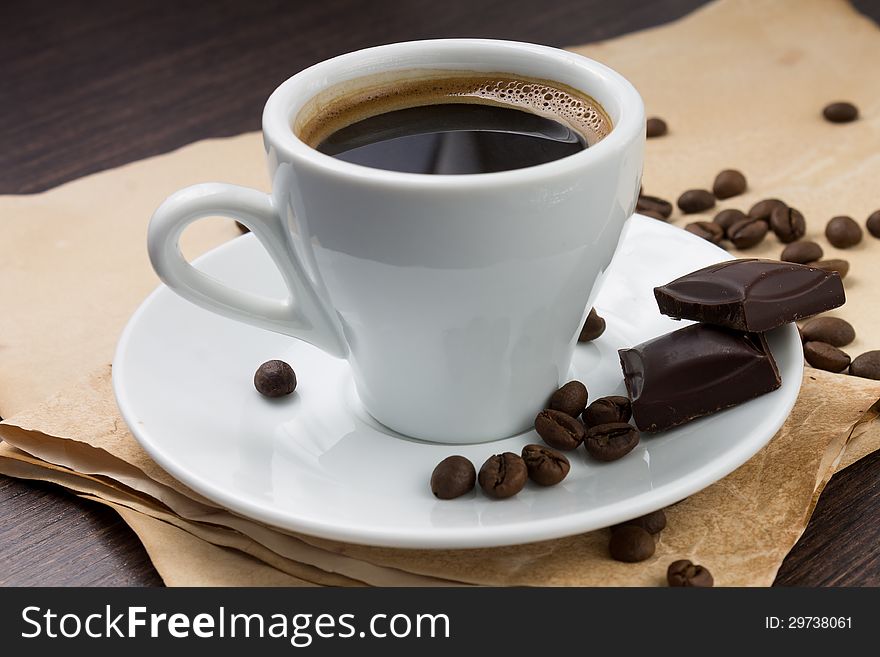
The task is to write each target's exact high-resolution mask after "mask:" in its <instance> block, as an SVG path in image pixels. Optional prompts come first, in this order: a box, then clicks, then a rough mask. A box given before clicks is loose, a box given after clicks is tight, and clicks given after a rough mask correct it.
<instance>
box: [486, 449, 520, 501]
mask: <svg viewBox="0 0 880 657" xmlns="http://www.w3.org/2000/svg"><path fill="white" fill-rule="evenodd" d="M528 477H529V472H528V469H527V468H526V462H525V461H523V460H522V457H520V455H519V454H514V453H513V452H504V454H495V455H493V456H490V457H489V458H488V459H486V462H485V463H483V467H481V468H480V476H479V482H480V488H482V489H483V491H484V492H485V493H486V495H488V496H489V497H494V498H495V499H497V500H502V499H504V498H505V497H512V496H514V495H516V494H517V493H518V492H520V491H521V490H522V489H523V486H525V485H526V480H527V479H528Z"/></svg>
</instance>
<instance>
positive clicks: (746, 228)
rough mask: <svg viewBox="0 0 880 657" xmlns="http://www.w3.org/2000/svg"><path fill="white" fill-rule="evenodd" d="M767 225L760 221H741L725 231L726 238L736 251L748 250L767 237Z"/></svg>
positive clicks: (751, 219)
mask: <svg viewBox="0 0 880 657" xmlns="http://www.w3.org/2000/svg"><path fill="white" fill-rule="evenodd" d="M767 230H768V228H767V224H766V222H764V221H761V220H760V219H754V218H750V219H743V220H742V221H737V222H736V223H735V224H733V226H731V227H730V230H728V231H727V238H728V239H729V240H730V241H731V242H733V245H734V246H735V247H736V248H738V249H750V248H752V247H753V246H756V245H757V244H760V243H761V240H763V239H764V236H765V235H767Z"/></svg>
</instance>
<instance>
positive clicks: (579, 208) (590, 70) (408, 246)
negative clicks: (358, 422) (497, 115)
mask: <svg viewBox="0 0 880 657" xmlns="http://www.w3.org/2000/svg"><path fill="white" fill-rule="evenodd" d="M432 71H435V72H437V71H474V72H501V73H508V74H510V75H511V76H512V77H516V76H517V75H520V76H526V77H529V78H539V79H544V80H550V81H555V82H560V83H562V84H564V85H567V86H569V87H572V88H574V89H575V90H578V91H581V92H582V93H585V94H587V95H588V96H590V97H592V98H593V99H595V100H596V101H597V102H598V103H599V104H601V105H602V107H603V108H604V109H605V112H606V113H607V115H608V116H609V118H610V119H611V122H612V124H613V128H612V130H611V132H610V133H609V134H608V135H607V136H606V137H605V138H604V139H602V140H601V141H599V142H598V143H597V144H595V145H593V146H591V147H590V148H588V149H586V150H583V151H581V152H579V153H577V154H575V155H570V156H568V157H565V158H562V159H559V160H555V161H553V162H549V163H547V164H540V165H537V166H533V167H529V168H524V169H516V170H511V171H503V172H499V173H486V174H473V175H428V174H413V173H398V172H394V171H387V170H380V169H373V168H367V167H363V166H360V165H356V164H352V163H348V162H344V161H341V160H339V159H335V158H333V157H330V156H328V155H324V154H322V153H320V152H318V151H317V150H315V149H313V148H311V147H309V146H308V145H306V144H305V143H304V142H302V141H301V140H300V139H299V138H298V137H297V136H296V134H295V132H294V129H293V128H292V126H293V125H294V124H295V123H296V120H297V117H298V116H299V114H300V112H301V111H302V110H303V108H304V106H307V104H308V103H309V101H313V99H315V98H316V96H318V95H319V94H322V93H323V94H328V93H333V91H332V90H334V89H354V88H357V87H358V86H359V85H361V84H366V83H367V81H371V80H375V79H376V77H377V76H381V77H382V78H384V79H386V80H389V79H390V80H393V79H394V78H395V76H401V77H403V76H406V77H412V76H413V75H422V74H424V75H425V77H430V75H431V72H432ZM343 83H344V84H343ZM313 105H314V101H313V102H312V106H313ZM263 138H264V143H265V147H266V151H267V154H268V162H269V172H270V174H271V176H272V193H271V195H266V194H264V193H262V192H258V191H255V190H253V189H247V188H243V187H238V186H235V185H228V184H222V183H207V184H202V185H195V186H193V187H188V188H186V189H183V190H181V191H179V192H177V193H175V194H173V195H172V196H170V197H169V198H168V199H167V200H166V201H165V202H164V203H163V204H162V205H161V207H159V209H158V210H156V212H155V214H154V215H153V218H152V221H151V222H150V228H149V238H148V242H149V252H150V258H151V260H152V263H153V267H154V268H155V270H156V272H157V273H158V274H159V276H160V277H161V279H162V280H163V281H164V282H165V283H166V284H167V285H168V286H169V287H170V288H172V289H173V290H174V291H175V292H177V293H178V294H179V295H180V296H182V297H184V298H186V299H188V300H189V301H192V302H193V303H196V304H198V305H200V306H202V307H203V308H206V309H208V310H211V311H213V312H216V313H219V314H221V315H224V316H226V317H230V318H232V319H236V320H239V321H242V322H247V323H249V324H253V325H256V326H258V327H261V328H264V329H268V330H271V331H276V332H279V333H284V334H287V335H290V336H293V337H295V338H299V339H302V340H305V341H307V342H310V343H311V344H313V345H315V346H317V347H319V348H320V349H323V350H324V351H326V352H327V353H328V354H332V355H333V356H337V357H339V358H346V359H348V361H349V362H350V364H351V370H352V374H353V377H354V380H355V384H356V387H357V391H358V394H359V396H360V399H361V401H362V403H363V405H364V407H365V408H366V410H367V411H368V412H369V413H370V414H371V415H372V416H373V417H375V418H376V419H377V420H378V421H379V422H381V423H383V424H384V425H386V426H388V427H390V428H391V429H394V430H395V431H398V432H400V433H403V434H405V435H408V436H412V437H416V438H420V439H425V440H431V441H438V442H444V443H472V442H482V441H487V440H493V439H498V438H503V437H506V436H510V435H513V434H516V433H518V432H521V431H523V430H525V429H527V428H529V427H530V426H531V424H532V422H533V421H534V418H535V415H536V414H537V413H538V411H540V410H541V409H542V408H544V406H545V405H546V403H547V399H548V397H549V395H550V394H551V393H552V392H553V391H554V390H555V388H556V386H557V385H559V384H560V383H561V382H564V381H565V380H566V376H567V374H568V371H569V365H570V361H571V357H572V353H573V350H574V347H575V342H576V339H577V336H578V333H579V330H580V327H581V325H582V323H583V321H584V318H585V316H586V313H587V311H588V310H589V308H590V306H591V304H592V302H593V299H594V298H595V295H596V292H597V285H596V283H597V281H598V280H600V276H601V274H602V273H603V272H604V270H605V269H606V268H607V267H608V264H609V262H610V261H611V258H612V256H613V255H614V252H615V249H616V247H617V244H618V241H619V239H620V235H621V231H622V229H623V226H624V223H625V222H626V220H627V219H628V218H629V217H630V215H631V214H632V212H633V208H634V205H635V201H636V197H637V195H638V189H639V181H640V178H641V172H642V158H643V150H644V139H645V116H644V108H643V105H642V100H641V98H640V97H639V94H638V93H637V92H636V90H635V89H634V88H633V87H632V85H631V84H630V83H629V82H627V81H626V80H625V79H624V78H623V77H621V76H620V75H619V74H617V73H615V72H614V71H612V70H611V69H609V68H607V67H606V66H603V65H602V64H599V63H597V62H595V61H592V60H590V59H586V58H584V57H581V56H579V55H575V54H573V53H570V52H565V51H562V50H557V49H555V48H548V47H544V46H538V45H532V44H527V43H516V42H510V41H493V40H481V39H444V40H436V41H414V42H409V43H397V44H392V45H386V46H379V47H376V48H369V49H366V50H361V51H358V52H353V53H349V54H346V55H342V56H340V57H336V58H333V59H330V60H327V61H324V62H322V63H320V64H316V65H315V66H312V67H311V68H308V69H306V70H304V71H302V72H301V73H298V74H296V75H294V76H293V77H292V78H290V79H289V80H287V81H286V82H284V83H283V84H282V85H281V86H280V87H278V89H276V90H275V91H274V92H273V93H272V95H271V97H270V98H269V100H268V102H267V103H266V107H265V109H264V111H263ZM213 215H224V216H230V217H234V218H236V219H237V220H238V221H240V222H241V223H243V224H244V225H246V226H247V227H248V228H250V229H251V231H253V233H254V235H256V237H257V239H259V240H260V242H261V243H262V245H263V246H264V247H265V249H266V250H267V251H268V252H269V254H270V255H271V257H272V259H273V261H274V262H275V264H276V265H277V267H278V269H279V270H280V272H281V274H282V276H283V278H284V281H285V283H286V284H287V287H288V289H289V295H288V298H287V299H284V300H274V299H267V298H261V297H257V296H254V295H251V294H246V293H243V292H240V291H237V290H234V289H232V288H230V287H228V286H226V285H224V284H221V283H220V282H218V281H216V280H215V279H213V278H211V277H209V276H207V275H205V274H203V273H202V272H200V271H198V270H196V269H194V268H193V267H192V266H191V265H190V264H189V263H188V262H186V260H185V259H184V258H183V256H182V255H181V252H180V248H179V246H178V241H179V238H180V235H181V233H182V232H183V230H184V228H185V227H186V226H187V225H188V224H189V223H191V222H193V221H195V220H196V219H199V218H202V217H206V216H213ZM278 356H279V357H283V354H279V355H278ZM257 365H258V363H255V364H254V367H255V368H256V366H257ZM292 365H293V367H294V368H296V363H292ZM244 384H245V382H243V385H244ZM300 385H301V386H303V387H304V386H307V385H308V381H302V382H300ZM243 394H244V393H243Z"/></svg>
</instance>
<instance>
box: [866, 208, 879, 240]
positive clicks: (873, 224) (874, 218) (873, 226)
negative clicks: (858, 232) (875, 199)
mask: <svg viewBox="0 0 880 657" xmlns="http://www.w3.org/2000/svg"><path fill="white" fill-rule="evenodd" d="M865 227H866V228H867V229H868V232H869V233H871V235H873V236H874V237H876V238H878V239H880V210H876V211H875V212H872V213H871V214H870V216H869V217H868V220H867V221H866V222H865Z"/></svg>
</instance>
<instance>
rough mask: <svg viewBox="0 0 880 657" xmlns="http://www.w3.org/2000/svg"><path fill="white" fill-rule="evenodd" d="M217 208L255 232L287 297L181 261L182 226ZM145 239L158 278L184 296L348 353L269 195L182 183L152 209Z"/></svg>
mask: <svg viewBox="0 0 880 657" xmlns="http://www.w3.org/2000/svg"><path fill="white" fill-rule="evenodd" d="M218 215H220V216H226V217H232V218H234V219H236V220H238V221H240V222H241V223H242V224H244V225H245V226H247V227H248V228H249V229H250V230H251V232H252V233H253V234H254V235H255V236H256V238H257V239H258V240H260V243H261V244H262V245H263V248H264V249H266V251H267V252H268V253H269V255H270V256H271V258H272V261H273V262H274V263H275V266H276V267H278V269H279V271H280V272H281V275H282V278H283V279H284V282H285V284H286V285H287V290H288V296H287V298H286V299H283V300H281V299H269V298H265V297H260V296H257V295H255V294H249V293H246V292H242V291H240V290H236V289H234V288H232V287H230V286H228V285H226V284H224V283H221V282H220V281H218V280H217V279H216V278H213V277H212V276H209V275H207V274H205V273H203V272H201V271H199V270H197V269H196V268H195V267H193V266H192V265H191V264H190V263H189V262H187V261H186V259H185V258H184V257H183V254H182V253H181V251H180V244H179V242H180V236H181V235H182V234H183V231H184V229H185V228H186V227H187V226H188V225H189V224H191V223H192V222H194V221H196V220H198V219H202V218H204V217H210V216H218ZM147 246H148V249H149V254H150V261H151V262H152V264H153V269H155V270H156V273H157V274H159V278H161V279H162V281H163V282H164V283H165V284H166V285H168V287H170V288H171V289H172V290H174V291H175V292H176V293H177V294H179V295H180V296H181V297H183V298H184V299H187V300H188V301H191V302H192V303H194V304H196V305H198V306H201V307H202V308H205V309H206V310H210V311H212V312H215V313H217V314H219V315H223V316H224V317H229V318H231V319H235V320H238V321H240V322H245V323H248V324H252V325H254V326H258V327H260V328H264V329H268V330H270V331H275V332H277V333H283V334H286V335H290V336H293V337H295V338H299V339H301V340H305V341H306V342H309V343H311V344H313V345H315V346H316V347H318V348H320V349H322V350H324V351H326V352H327V353H329V354H331V355H333V356H337V357H340V358H344V357H345V356H346V355H347V354H348V345H347V343H346V342H345V339H344V337H343V335H342V330H341V328H340V325H339V321H338V319H337V318H336V314H335V312H334V311H333V310H332V309H331V308H330V307H329V305H328V304H327V303H325V301H324V300H323V299H322V297H321V295H320V294H319V293H318V290H317V289H316V288H315V286H314V284H313V283H312V282H311V280H310V278H309V276H308V274H307V273H306V271H305V268H304V267H303V263H302V261H301V260H300V257H299V255H298V253H297V252H296V249H295V248H294V245H293V244H292V242H291V239H290V237H289V234H288V230H287V228H286V226H285V225H284V221H283V220H282V218H281V215H280V214H279V213H278V211H277V209H276V208H275V204H274V203H273V201H272V197H271V196H269V195H267V194H264V193H263V192H258V191H257V190H255V189H249V188H247V187H239V186H237V185H228V184H223V183H204V184H200V185H193V186H192V187H187V188H185V189H182V190H180V191H178V192H175V193H174V194H172V195H171V196H169V197H168V198H167V199H166V200H165V201H164V202H163V203H162V205H160V206H159V208H158V209H157V210H156V212H155V213H153V218H152V219H151V220H150V226H149V229H148V232H147Z"/></svg>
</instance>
